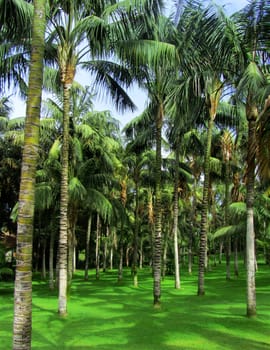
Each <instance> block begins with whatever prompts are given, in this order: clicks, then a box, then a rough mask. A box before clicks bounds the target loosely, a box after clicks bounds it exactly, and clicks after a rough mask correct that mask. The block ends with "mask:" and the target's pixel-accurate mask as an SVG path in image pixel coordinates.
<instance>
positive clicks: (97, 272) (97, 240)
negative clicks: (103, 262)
mask: <svg viewBox="0 0 270 350" xmlns="http://www.w3.org/2000/svg"><path fill="white" fill-rule="evenodd" d="M100 229H101V223H100V217H99V214H97V230H96V279H97V280H99V278H100V274H99V271H100V268H99V255H100V252H99V250H100V233H101V232H100Z"/></svg>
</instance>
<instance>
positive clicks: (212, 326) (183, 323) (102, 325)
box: [0, 265, 270, 350]
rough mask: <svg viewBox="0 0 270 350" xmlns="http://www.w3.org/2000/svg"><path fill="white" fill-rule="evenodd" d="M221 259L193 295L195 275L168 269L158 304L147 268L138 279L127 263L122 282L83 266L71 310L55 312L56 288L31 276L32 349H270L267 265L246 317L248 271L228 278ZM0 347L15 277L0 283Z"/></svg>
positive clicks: (8, 326) (6, 334) (5, 339)
mask: <svg viewBox="0 0 270 350" xmlns="http://www.w3.org/2000/svg"><path fill="white" fill-rule="evenodd" d="M224 270H225V266H224V265H221V266H218V267H215V268H213V271H211V272H208V273H207V275H206V281H205V282H206V295H205V296H204V297H198V296H197V295H196V292H197V276H196V275H195V274H194V275H193V276H188V275H187V274H185V273H183V275H182V288H181V289H180V290H175V289H174V281H173V277H171V276H170V277H166V279H165V281H163V282H162V298H161V300H162V308H161V309H160V310H157V309H154V308H153V305H152V279H151V272H150V270H149V269H144V270H143V271H140V274H139V283H140V285H139V287H138V288H134V287H133V286H132V280H131V276H130V272H129V271H125V275H124V281H123V283H122V284H118V283H117V272H116V271H110V272H106V273H103V274H101V280H100V281H96V280H95V278H94V272H92V273H91V278H90V280H89V281H88V282H85V281H83V272H81V271H78V272H77V273H76V274H75V276H74V281H73V285H72V291H71V294H70V297H69V301H68V316H67V317H66V318H64V319H61V318H59V316H58V314H57V307H58V302H57V292H54V293H51V292H49V290H48V287H47V285H46V283H44V282H40V281H38V280H35V281H34V282H33V335H32V338H33V341H32V349H40V350H42V349H51V350H52V349H57V350H62V349H69V350H84V349H85V350H86V349H87V350H88V349H89V350H90V349H91V350H94V349H95V350H98V349H100V350H107V349H110V350H121V349H125V350H174V349H196V350H197V349H198V350H200V349H205V350H211V349H220V350H225V349H236V350H239V349H240V350H256V349H268V350H269V349H270V268H269V267H267V266H263V265H261V266H259V271H258V273H257V311H258V316H257V317H256V318H252V319H248V318H247V317H245V311H246V305H245V273H244V271H243V270H242V271H241V276H240V277H239V278H238V279H233V280H232V281H229V282H227V281H226V280H225V274H224V272H223V271H224ZM0 305H1V312H0V349H3V350H8V349H11V347H12V346H11V344H12V321H13V320H12V318H13V285H12V284H11V283H6V282H5V283H3V282H1V283H0Z"/></svg>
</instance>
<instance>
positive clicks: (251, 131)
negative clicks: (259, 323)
mask: <svg viewBox="0 0 270 350" xmlns="http://www.w3.org/2000/svg"><path fill="white" fill-rule="evenodd" d="M256 115H257V109H256V108H254V107H253V108H251V109H250V110H248V107H247V117H248V155H247V185H246V186H247V198H246V204H247V231H246V271H247V316H248V317H251V316H256V287H255V274H256V265H255V264H256V258H255V230H254V210H253V205H254V180H255V142H256V141H255V140H256Z"/></svg>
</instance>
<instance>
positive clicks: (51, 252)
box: [49, 227, 54, 290]
mask: <svg viewBox="0 0 270 350" xmlns="http://www.w3.org/2000/svg"><path fill="white" fill-rule="evenodd" d="M53 259H54V228H53V227H51V235H50V248H49V288H50V290H53V289H54V271H53Z"/></svg>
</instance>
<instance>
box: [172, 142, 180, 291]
mask: <svg viewBox="0 0 270 350" xmlns="http://www.w3.org/2000/svg"><path fill="white" fill-rule="evenodd" d="M179 145H180V143H178V144H177V145H176V151H175V175H174V200H173V242H174V271H175V279H174V286H175V288H176V289H180V287H181V283H180V268H179V251H178V214H179V203H178V202H179V199H178V197H179V196H178V182H179V164H178V163H179V153H180V150H179Z"/></svg>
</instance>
